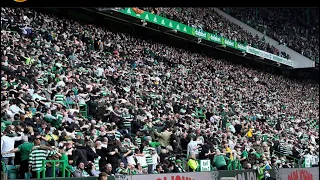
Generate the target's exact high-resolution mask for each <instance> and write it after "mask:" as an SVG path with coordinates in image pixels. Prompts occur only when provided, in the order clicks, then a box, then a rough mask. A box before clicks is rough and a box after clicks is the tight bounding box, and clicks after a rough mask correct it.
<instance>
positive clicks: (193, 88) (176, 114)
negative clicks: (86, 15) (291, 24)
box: [1, 8, 319, 178]
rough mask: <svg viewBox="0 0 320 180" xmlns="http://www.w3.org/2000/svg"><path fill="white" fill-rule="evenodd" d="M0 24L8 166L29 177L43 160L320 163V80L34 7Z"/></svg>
mask: <svg viewBox="0 0 320 180" xmlns="http://www.w3.org/2000/svg"><path fill="white" fill-rule="evenodd" d="M1 27H2V30H1V130H2V132H1V156H2V157H1V159H2V161H4V162H5V164H7V165H20V171H19V172H20V177H21V178H23V177H24V174H25V173H26V172H28V171H30V172H31V174H32V177H35V176H36V171H39V170H40V169H41V168H42V160H45V159H51V160H57V159H60V160H63V161H64V162H65V163H60V164H57V167H56V171H57V172H56V173H57V174H60V175H61V172H60V171H61V169H64V168H67V169H68V170H69V171H71V172H72V174H73V176H75V177H88V176H99V174H100V176H101V177H105V176H106V175H113V174H147V173H169V172H185V171H196V170H197V167H198V166H199V164H198V162H197V160H199V159H211V160H212V165H213V167H214V168H215V169H226V168H227V164H228V163H229V162H231V161H234V160H238V161H240V162H241V167H239V169H241V168H242V169H256V168H262V167H264V168H266V167H268V168H281V167H293V163H294V162H293V158H296V159H301V158H303V157H305V158H309V160H310V161H311V164H310V165H313V166H316V165H317V163H318V161H319V160H318V157H319V144H318V142H319V141H318V139H319V134H318V132H317V131H318V130H317V129H318V127H319V126H318V125H319V112H318V109H319V93H318V92H319V85H318V84H317V83H313V82H310V81H308V80H305V81H303V82H302V81H297V80H292V79H288V78H285V77H283V76H278V75H271V74H268V73H265V72H259V71H257V70H254V69H251V68H247V67H244V66H241V65H235V64H231V63H230V62H227V61H224V60H215V59H212V58H211V57H208V56H206V55H202V54H198V53H191V52H188V51H186V50H183V49H178V48H175V47H171V46H169V45H164V44H160V43H158V42H154V41H152V40H150V39H141V38H137V37H133V36H131V35H128V34H124V33H119V32H112V31H109V30H107V29H104V28H102V27H97V26H94V25H87V24H84V23H79V22H77V21H73V20H67V19H59V18H57V17H54V16H51V15H47V14H41V13H38V12H35V11H33V10H29V9H21V8H1ZM86 106H87V107H88V112H86V110H83V109H81V107H86ZM291 157H293V158H291ZM182 161H183V162H184V161H188V165H187V166H184V165H183V164H182ZM52 166H53V165H52V164H51V163H48V164H46V168H47V170H46V172H47V174H46V176H47V177H51V176H52V169H53V168H52Z"/></svg>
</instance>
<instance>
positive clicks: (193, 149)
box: [187, 136, 202, 156]
mask: <svg viewBox="0 0 320 180" xmlns="http://www.w3.org/2000/svg"><path fill="white" fill-rule="evenodd" d="M195 140H196V137H195V136H194V137H192V139H191V141H190V142H189V143H188V150H187V155H188V156H189V155H190V154H192V153H193V154H195V155H196V156H197V155H198V154H199V151H198V148H199V147H198V145H199V144H201V143H202V142H201V141H195Z"/></svg>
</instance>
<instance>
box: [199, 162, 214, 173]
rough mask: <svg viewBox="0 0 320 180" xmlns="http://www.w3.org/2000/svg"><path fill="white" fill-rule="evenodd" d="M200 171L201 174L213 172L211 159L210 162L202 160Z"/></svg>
mask: <svg viewBox="0 0 320 180" xmlns="http://www.w3.org/2000/svg"><path fill="white" fill-rule="evenodd" d="M200 171H201V172H205V171H211V163H210V159H208V160H200Z"/></svg>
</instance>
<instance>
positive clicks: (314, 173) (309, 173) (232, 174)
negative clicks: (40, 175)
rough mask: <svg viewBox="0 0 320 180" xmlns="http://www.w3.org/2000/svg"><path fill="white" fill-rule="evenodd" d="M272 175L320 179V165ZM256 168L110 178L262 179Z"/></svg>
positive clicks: (113, 178) (111, 178)
mask: <svg viewBox="0 0 320 180" xmlns="http://www.w3.org/2000/svg"><path fill="white" fill-rule="evenodd" d="M269 173H270V175H271V177H273V178H275V179H276V180H318V179H319V167H313V168H288V169H277V170H274V169H271V170H269ZM258 176H259V174H258V172H257V171H256V170H234V171H228V170H226V171H211V172H187V173H168V174H147V175H129V176H109V177H108V180H231V179H235V180H260V179H259V177H258ZM45 179H46V180H51V179H52V180H97V178H96V177H84V178H74V177H71V178H45Z"/></svg>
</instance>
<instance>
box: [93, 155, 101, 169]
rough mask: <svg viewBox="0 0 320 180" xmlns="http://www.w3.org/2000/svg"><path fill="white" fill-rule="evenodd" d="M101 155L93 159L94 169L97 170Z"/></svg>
mask: <svg viewBox="0 0 320 180" xmlns="http://www.w3.org/2000/svg"><path fill="white" fill-rule="evenodd" d="M100 159H101V157H100V156H99V157H98V158H95V159H94V166H95V167H96V170H97V171H99V161H100Z"/></svg>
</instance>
